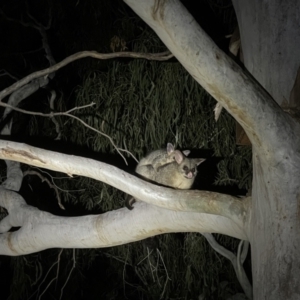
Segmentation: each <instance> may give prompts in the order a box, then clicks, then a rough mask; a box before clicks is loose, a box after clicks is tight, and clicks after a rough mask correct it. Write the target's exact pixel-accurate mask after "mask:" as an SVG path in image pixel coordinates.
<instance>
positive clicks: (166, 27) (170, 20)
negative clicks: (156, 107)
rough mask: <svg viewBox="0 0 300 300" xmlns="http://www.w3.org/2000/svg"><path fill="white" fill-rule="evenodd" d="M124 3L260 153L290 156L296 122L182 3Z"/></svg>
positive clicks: (131, 0)
mask: <svg viewBox="0 0 300 300" xmlns="http://www.w3.org/2000/svg"><path fill="white" fill-rule="evenodd" d="M124 1H125V2H126V3H127V4H128V5H129V6H130V7H131V8H132V9H133V10H134V11H135V12H136V13H137V14H138V15H139V16H140V17H141V18H142V19H143V20H144V21H145V22H146V23H147V24H148V25H149V26H150V27H151V28H152V29H153V30H154V31H155V32H156V33H157V35H158V36H159V37H160V38H161V40H162V41H163V42H164V43H165V45H166V46H167V47H168V48H169V49H170V51H171V52H172V53H173V54H174V56H175V57H176V58H177V59H178V60H179V61H180V63H181V64H182V65H183V66H184V67H185V68H186V69H187V71H188V72H189V73H190V74H191V75H192V76H193V77H194V78H195V80H197V81H198V82H199V83H200V84H201V85H202V86H203V87H204V88H205V89H206V90H207V91H208V92H209V93H210V94H211V95H212V96H213V97H214V98H215V99H217V100H218V101H220V102H221V104H222V105H223V106H224V107H225V108H226V109H227V111H229V112H230V113H231V114H232V116H233V117H234V118H235V119H236V120H237V121H238V122H239V123H240V124H241V125H242V126H243V128H244V129H245V130H246V132H247V135H248V136H249V138H250V140H251V142H252V145H253V146H254V147H255V148H256V150H257V151H259V153H260V154H262V155H264V157H265V158H267V159H271V163H272V164H277V163H278V162H279V161H280V162H281V161H282V160H284V159H285V158H284V155H283V153H284V152H285V153H286V149H290V151H291V155H289V156H290V157H292V156H293V153H295V151H296V147H295V146H297V147H298V146H299V145H300V137H299V135H298V133H297V132H296V131H295V128H296V127H297V125H296V123H295V122H294V121H293V120H292V119H291V118H290V117H289V116H288V115H287V114H285V113H284V112H283V111H282V110H281V108H280V107H279V106H278V105H277V103H276V102H275V101H274V100H273V99H272V98H271V96H270V95H269V94H268V93H267V92H266V91H265V90H264V89H263V88H262V87H261V86H260V84H259V83H257V82H256V81H255V80H254V79H253V78H252V77H251V76H250V75H249V74H247V73H246V72H245V71H243V70H242V69H241V67H239V66H238V65H237V64H236V63H235V62H234V61H233V60H232V59H230V58H229V57H228V56H227V55H226V54H225V53H223V52H222V51H221V50H220V49H219V48H218V47H217V46H216V45H215V43H214V42H213V41H212V40H211V39H210V38H209V37H208V36H207V34H206V33H205V32H204V31H203V30H202V28H201V27H200V26H199V25H198V24H197V22H196V21H195V20H194V18H193V17H192V16H191V15H190V14H189V12H188V11H187V10H186V9H185V7H184V6H183V5H182V4H181V3H180V1H177V0H172V1H158V0H124ZM297 128H298V132H299V127H297ZM287 132H289V135H287V134H286V133H287ZM283 141H284V142H283ZM296 141H297V143H296ZM274 158H275V159H274Z"/></svg>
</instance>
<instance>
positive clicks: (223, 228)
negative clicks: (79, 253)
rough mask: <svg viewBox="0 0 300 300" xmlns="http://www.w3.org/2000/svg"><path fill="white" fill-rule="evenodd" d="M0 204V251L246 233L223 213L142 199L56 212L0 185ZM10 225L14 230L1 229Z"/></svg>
mask: <svg viewBox="0 0 300 300" xmlns="http://www.w3.org/2000/svg"><path fill="white" fill-rule="evenodd" d="M0 205H1V206H3V207H5V208H6V209H7V210H8V213H9V214H8V216H6V217H5V218H4V219H3V220H2V221H1V223H0V232H1V233H2V234H0V254H1V255H11V256H16V255H24V254H28V253H33V252H38V251H41V250H44V249H48V248H57V247H59V248H101V247H111V246H117V245H121V244H126V243H130V242H134V241H139V240H142V239H145V238H147V237H150V236H153V235H158V234H163V233H170V232H199V231H200V232H219V233H222V234H230V235H232V236H234V237H237V238H240V239H247V236H246V234H245V231H244V230H243V229H241V227H239V226H238V225H236V224H235V223H234V222H232V221H230V220H229V219H228V218H224V217H220V216H214V215H209V214H199V213H190V212H189V213H188V212H175V211H171V210H167V209H161V208H158V207H156V206H153V205H149V204H146V203H141V202H140V203H137V204H136V206H135V209H134V211H129V210H128V209H127V208H122V209H119V210H115V211H110V212H107V213H104V214H102V215H89V216H82V217H73V218H70V217H58V216H54V215H52V214H50V213H47V212H43V211H40V210H39V209H37V208H35V207H32V206H29V205H26V203H25V201H24V200H23V198H22V197H21V196H20V195H18V194H17V193H15V192H12V191H7V190H4V189H0ZM12 226H14V227H19V226H20V227H21V228H20V229H19V230H18V231H14V232H7V231H8V230H9V229H10V228H11V227H12Z"/></svg>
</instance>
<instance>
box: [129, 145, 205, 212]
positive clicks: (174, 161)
mask: <svg viewBox="0 0 300 300" xmlns="http://www.w3.org/2000/svg"><path fill="white" fill-rule="evenodd" d="M189 153H190V151H189V150H184V151H182V152H181V151H179V150H175V148H174V146H173V145H172V144H171V143H168V145H167V149H160V150H155V151H153V152H151V153H149V154H148V155H147V156H146V157H145V158H143V159H141V161H140V163H139V164H138V165H137V167H136V170H135V171H136V173H138V174H139V175H141V176H142V177H143V178H145V179H147V180H149V181H154V182H157V183H159V184H162V185H165V186H169V187H172V188H175V189H190V188H191V186H192V185H193V183H194V180H195V177H196V175H197V166H198V165H199V164H201V163H202V162H203V161H205V159H203V158H188V157H187V155H188V154H189ZM134 202H135V199H134V198H131V199H130V200H128V201H126V202H125V205H126V207H127V208H128V209H133V207H132V204H133V203H134Z"/></svg>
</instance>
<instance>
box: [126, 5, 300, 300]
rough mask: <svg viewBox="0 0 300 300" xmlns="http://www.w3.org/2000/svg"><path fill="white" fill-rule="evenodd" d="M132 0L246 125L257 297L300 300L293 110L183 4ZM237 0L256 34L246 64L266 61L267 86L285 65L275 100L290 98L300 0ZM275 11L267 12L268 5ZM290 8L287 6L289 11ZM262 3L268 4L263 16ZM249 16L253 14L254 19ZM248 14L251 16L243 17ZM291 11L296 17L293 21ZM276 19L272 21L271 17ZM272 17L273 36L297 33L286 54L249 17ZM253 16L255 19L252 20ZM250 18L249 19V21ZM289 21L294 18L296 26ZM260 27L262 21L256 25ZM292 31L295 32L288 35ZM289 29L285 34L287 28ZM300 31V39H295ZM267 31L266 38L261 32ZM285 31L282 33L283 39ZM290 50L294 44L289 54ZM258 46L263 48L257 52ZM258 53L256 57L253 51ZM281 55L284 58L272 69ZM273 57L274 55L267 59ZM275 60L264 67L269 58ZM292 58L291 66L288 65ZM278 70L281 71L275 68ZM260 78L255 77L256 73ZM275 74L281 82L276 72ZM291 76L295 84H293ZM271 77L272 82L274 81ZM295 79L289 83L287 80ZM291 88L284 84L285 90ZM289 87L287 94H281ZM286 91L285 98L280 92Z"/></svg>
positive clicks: (299, 139)
mask: <svg viewBox="0 0 300 300" xmlns="http://www.w3.org/2000/svg"><path fill="white" fill-rule="evenodd" d="M125 2H126V3H127V4H128V5H129V6H130V7H131V8H132V9H133V10H134V11H135V12H136V13H137V14H138V15H139V16H140V17H141V18H142V19H143V20H144V21H145V22H146V23H147V24H148V25H149V26H151V27H152V28H153V29H154V31H155V32H156V33H157V35H158V36H159V37H160V38H161V40H162V41H163V42H164V43H165V44H166V46H167V47H168V48H169V50H170V51H171V52H172V53H173V54H174V55H175V57H176V58H177V59H178V60H179V61H180V63H181V64H182V65H183V66H184V67H185V68H186V69H187V70H188V71H189V73H190V74H191V75H192V76H193V77H194V78H195V79H196V80H197V81H198V82H199V83H200V84H201V85H202V86H203V87H204V88H205V89H206V90H207V91H208V92H209V93H210V94H211V95H212V96H214V97H215V98H216V99H217V100H218V101H220V103H221V104H222V105H223V106H224V107H225V108H226V109H227V111H229V112H230V113H231V114H232V115H233V117H234V118H235V119H236V120H237V121H238V122H239V123H240V124H241V125H242V126H243V128H244V129H245V131H246V133H247V135H248V136H249V138H250V140H251V142H252V145H253V153H254V162H253V163H254V180H253V190H252V198H253V203H252V212H251V213H252V220H251V223H250V228H249V231H250V232H251V239H250V242H251V249H252V252H251V253H252V261H253V283H254V298H255V299H299V297H300V287H299V279H300V256H299V250H300V226H299V225H300V218H299V215H300V188H299V186H300V127H299V124H298V123H296V122H295V121H294V120H293V119H292V118H291V117H290V116H289V115H287V114H286V113H284V112H283V111H282V110H281V108H280V107H279V105H278V104H277V103H276V102H275V101H274V100H273V99H272V98H271V96H270V95H269V94H268V93H267V92H265V91H264V90H263V88H262V87H261V86H260V85H259V84H258V83H256V81H255V80H254V79H253V78H252V77H251V76H248V75H247V73H245V72H244V71H243V70H242V69H241V68H240V67H239V66H237V65H236V64H235V63H234V62H233V61H232V60H231V59H230V58H228V57H227V56H226V55H225V54H224V53H223V52H222V51H221V50H220V49H218V48H217V46H216V45H215V44H214V43H213V42H212V40H211V39H210V38H209V37H208V36H207V35H206V34H205V32H204V31H203V30H202V29H201V28H200V27H199V26H198V24H197V23H196V22H195V20H194V19H193V17H192V16H191V15H190V14H189V13H188V12H187V11H186V9H185V8H184V7H183V5H182V4H181V3H180V2H179V1H175V0H172V1H154V0H153V1H151V0H125ZM246 2H247V1H242V3H240V2H239V1H235V3H236V5H237V6H239V7H240V9H241V13H240V14H238V20H239V23H242V29H241V32H242V34H243V35H244V36H243V37H242V41H243V40H244V41H248V33H249V34H250V35H251V37H250V42H251V43H252V41H253V39H255V37H256V36H259V38H257V43H256V45H255V46H254V47H256V48H250V49H247V45H248V44H249V43H250V42H245V44H244V45H243V46H245V47H243V52H244V53H245V55H244V56H245V57H246V59H247V61H249V62H250V61H251V62H255V63H256V64H259V65H257V66H252V65H251V67H250V68H249V70H250V71H251V70H254V69H255V70H259V72H261V73H262V76H257V79H263V78H265V79H267V80H266V82H262V84H263V85H264V86H265V87H266V88H271V87H274V86H276V85H277V84H278V82H279V81H280V77H281V76H285V72H283V74H280V75H279V74H278V73H280V72H281V68H283V66H284V68H285V71H286V70H288V68H290V67H291V66H292V64H293V63H294V64H295V65H296V66H295V67H293V68H291V70H292V71H291V73H290V74H289V76H287V80H285V79H284V80H282V82H280V87H279V88H278V89H274V91H273V90H270V91H268V92H270V94H272V95H274V96H275V97H277V96H278V97H279V98H280V97H281V96H280V95H286V94H287V92H288V91H289V90H290V89H291V87H292V86H293V84H294V82H295V79H296V78H293V77H295V73H296V71H295V70H297V69H298V67H299V58H300V56H299V55H298V54H297V55H294V56H293V58H292V59H290V58H289V57H290V53H295V51H299V36H300V26H299V17H297V16H299V15H300V14H299V9H300V8H299V7H300V5H299V1H288V3H286V2H282V1H279V0H278V1H263V2H261V1H259V0H257V1H248V2H247V6H246V8H247V7H248V8H249V7H252V8H254V9H252V10H251V9H250V10H247V9H245V10H244V9H243V4H245V3H246ZM272 5H275V9H273V8H272V10H271V12H272V11H273V14H272V13H271V14H268V12H269V11H268V8H269V7H271V6H272ZM283 6H284V8H282V7H283ZM255 8H259V9H262V8H264V10H263V12H262V13H258V11H256V10H255ZM249 14H250V16H249ZM244 16H248V19H246V20H245V19H243V17H244ZM290 16H291V20H289V21H287V19H288V18H289V17H290ZM268 17H269V18H268ZM257 18H261V19H263V18H264V19H265V20H264V24H268V25H269V28H272V29H273V30H272V32H271V34H274V37H272V39H273V41H275V40H276V39H277V38H279V36H280V34H283V35H290V36H289V38H284V39H281V41H280V38H279V41H280V43H281V42H282V41H283V40H284V41H285V42H286V43H287V44H285V45H281V46H280V51H282V52H281V53H277V55H273V54H274V52H276V51H277V50H278V49H279V48H277V46H276V44H275V45H272V43H271V44H270V43H267V47H269V48H268V49H267V50H264V51H259V50H260V49H261V48H263V47H264V38H265V37H264V36H263V35H264V34H268V28H267V29H266V30H264V29H262V30H260V27H259V25H260V24H262V23H260V22H262V20H260V21H259V20H258V21H257V23H256V24H255V26H254V27H255V30H254V31H253V32H252V27H251V26H252V23H251V22H249V20H256V19H257ZM247 20H248V21H247ZM244 22H245V23H244ZM284 23H287V24H290V23H293V25H294V26H293V28H290V25H284ZM257 24H258V25H257ZM289 29H291V31H290V32H289ZM282 30H285V32H282ZM295 34H296V36H297V38H296V39H295V41H293V37H294V35H295ZM260 35H262V36H260ZM276 35H278V36H276ZM290 48H293V50H292V51H290ZM253 49H256V51H257V53H253V52H252V51H254V50H253ZM255 55H257V58H255V59H253V60H252V56H255ZM279 55H282V57H283V60H284V63H282V64H280V65H279V66H276V67H274V68H272V69H271V70H272V71H273V72H272V71H270V69H268V66H270V65H271V64H272V63H274V62H275V63H276V61H278V60H277V59H275V60H272V58H274V57H276V56H277V58H278V57H279ZM267 56H270V57H267ZM265 59H266V60H269V62H268V63H266V64H265V65H264V63H263V61H264V60H265ZM287 61H288V62H289V64H288V65H287V66H286V64H287ZM275 70H277V71H275ZM254 75H255V74H254ZM273 76H274V83H273V82H272V77H273ZM290 81H291V82H290ZM271 82H272V84H270V83H271ZM287 82H288V83H287ZM283 86H284V88H283ZM281 90H282V93H281V92H280V91H281ZM279 94H280V95H279Z"/></svg>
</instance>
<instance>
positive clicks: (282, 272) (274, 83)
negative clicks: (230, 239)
mask: <svg viewBox="0 0 300 300" xmlns="http://www.w3.org/2000/svg"><path fill="white" fill-rule="evenodd" d="M233 3H234V7H235V10H236V14H237V19H238V23H239V27H240V32H241V42H242V49H243V55H244V63H245V66H246V68H247V69H248V70H249V71H250V73H251V74H252V75H253V76H254V77H255V78H256V79H257V80H258V81H259V82H260V84H261V85H262V86H264V87H265V88H266V90H267V91H268V92H269V93H270V94H271V95H272V96H273V98H274V99H275V100H276V102H277V103H278V104H279V105H281V106H283V107H290V108H291V107H295V106H299V101H300V97H299V96H300V95H293V96H292V97H291V96H290V94H291V92H292V90H293V91H297V80H296V78H297V72H298V69H299V65H300V56H299V49H300V26H299V15H300V3H299V1H297V0H296V1H288V2H282V1H278V0H272V1H260V0H254V1H244V0H242V1H240V0H234V1H233ZM293 88H294V89H293ZM257 113H258V114H263V111H258V112H257ZM281 129H282V132H284V134H285V138H282V137H281V138H280V140H279V142H281V143H282V145H285V146H286V148H285V150H284V149H283V151H278V150H277V149H274V150H273V154H272V156H273V158H274V164H270V163H268V162H267V160H266V157H265V156H262V155H258V154H257V152H256V151H255V150H254V156H253V158H254V159H253V164H254V166H253V172H254V174H253V175H254V179H253V194H252V201H253V203H252V208H253V209H252V220H251V221H252V222H251V237H250V240H251V254H252V271H253V289H254V298H255V299H274V300H275V299H299V298H300V287H299V279H300V259H299V249H300V226H299V225H300V190H299V183H300V170H299V166H300V158H299V149H300V147H299V143H298V141H297V140H294V144H291V145H292V147H291V148H290V147H287V144H288V143H289V142H288V143H287V144H286V141H292V140H293V135H294V134H295V133H296V134H297V135H299V134H300V132H299V127H298V126H297V125H295V126H293V127H292V128H289V126H287V124H282V128H281ZM270 130H272V126H270ZM274 138H275V137H274Z"/></svg>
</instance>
